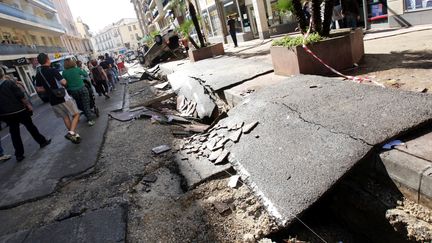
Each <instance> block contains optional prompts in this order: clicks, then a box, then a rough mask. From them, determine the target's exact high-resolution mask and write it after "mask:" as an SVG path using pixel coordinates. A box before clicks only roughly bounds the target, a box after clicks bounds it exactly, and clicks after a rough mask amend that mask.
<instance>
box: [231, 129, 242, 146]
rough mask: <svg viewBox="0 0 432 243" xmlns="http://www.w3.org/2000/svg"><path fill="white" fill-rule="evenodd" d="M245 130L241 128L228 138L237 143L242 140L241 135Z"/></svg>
mask: <svg viewBox="0 0 432 243" xmlns="http://www.w3.org/2000/svg"><path fill="white" fill-rule="evenodd" d="M242 132H243V130H242V129H239V130H237V131H235V132H233V133H232V134H231V135H230V136H229V137H228V139H230V140H231V141H233V142H234V143H237V142H238V141H239V140H240V137H241V135H242Z"/></svg>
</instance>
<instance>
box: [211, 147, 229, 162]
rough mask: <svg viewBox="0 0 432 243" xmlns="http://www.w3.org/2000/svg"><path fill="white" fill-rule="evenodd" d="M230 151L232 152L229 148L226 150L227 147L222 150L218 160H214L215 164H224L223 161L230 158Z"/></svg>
mask: <svg viewBox="0 0 432 243" xmlns="http://www.w3.org/2000/svg"><path fill="white" fill-rule="evenodd" d="M229 153H230V152H229V151H228V150H226V149H224V150H222V152H221V154H220V155H219V157H218V158H217V159H216V161H215V162H214V164H215V165H219V164H222V163H223V162H225V160H226V159H227V158H228V155H229Z"/></svg>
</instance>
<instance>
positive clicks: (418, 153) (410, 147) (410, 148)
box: [397, 133, 432, 162]
mask: <svg viewBox="0 0 432 243" xmlns="http://www.w3.org/2000/svg"><path fill="white" fill-rule="evenodd" d="M405 144H406V146H399V147H398V148H397V149H398V150H400V151H403V152H405V153H407V154H410V155H412V156H415V157H419V158H422V159H424V160H427V161H430V162H432V133H427V134H425V135H423V136H420V137H418V138H415V139H412V140H410V141H407V142H405Z"/></svg>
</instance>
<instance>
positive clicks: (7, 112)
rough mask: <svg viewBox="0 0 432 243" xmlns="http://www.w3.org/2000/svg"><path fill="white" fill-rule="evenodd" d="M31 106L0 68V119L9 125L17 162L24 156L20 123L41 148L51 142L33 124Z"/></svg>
mask: <svg viewBox="0 0 432 243" xmlns="http://www.w3.org/2000/svg"><path fill="white" fill-rule="evenodd" d="M32 114H33V108H32V106H31V105H30V103H29V101H28V100H27V99H26V97H25V95H24V93H23V92H22V90H21V89H20V88H19V87H18V86H17V85H16V83H15V82H13V81H11V80H6V79H5V74H4V71H3V69H2V68H0V120H3V121H5V122H6V123H7V124H8V126H9V132H10V136H11V138H12V144H13V146H14V148H15V156H16V160H17V161H18V162H20V161H22V160H23V159H24V158H25V157H24V145H23V143H22V140H21V134H20V124H23V125H24V126H25V128H26V129H27V131H29V133H30V134H31V136H32V137H33V139H34V140H35V141H36V142H37V143H39V146H40V148H43V147H45V146H47V145H48V144H50V143H51V139H49V140H47V139H46V138H45V137H44V136H43V135H42V134H40V133H39V130H38V129H37V127H36V126H35V125H34V124H33V121H32V119H31V115H32Z"/></svg>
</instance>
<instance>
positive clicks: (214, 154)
mask: <svg viewBox="0 0 432 243" xmlns="http://www.w3.org/2000/svg"><path fill="white" fill-rule="evenodd" d="M221 153H222V149H219V150H216V151H213V152H212V153H211V154H210V157H209V158H208V159H209V160H210V161H211V162H213V161H216V160H217V158H219V156H220V155H221Z"/></svg>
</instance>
